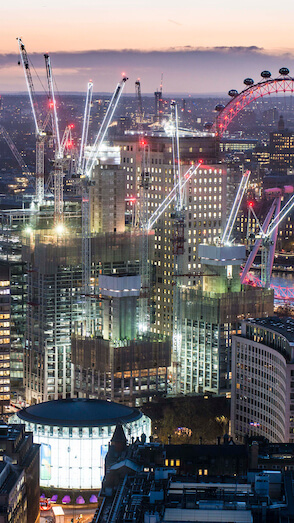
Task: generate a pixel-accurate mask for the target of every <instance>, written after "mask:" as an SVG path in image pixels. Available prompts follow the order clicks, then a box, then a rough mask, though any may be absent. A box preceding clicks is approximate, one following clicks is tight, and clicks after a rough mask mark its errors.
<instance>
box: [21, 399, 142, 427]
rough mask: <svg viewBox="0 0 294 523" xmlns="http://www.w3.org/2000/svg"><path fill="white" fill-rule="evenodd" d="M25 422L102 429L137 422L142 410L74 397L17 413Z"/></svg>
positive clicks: (35, 406) (41, 404)
mask: <svg viewBox="0 0 294 523" xmlns="http://www.w3.org/2000/svg"><path fill="white" fill-rule="evenodd" d="M17 415H18V417H19V418H20V419H21V420H24V421H27V422H30V423H36V424H40V425H50V426H53V425H55V426H61V427H101V426H105V425H106V426H112V425H117V424H118V423H121V424H125V423H130V422H132V421H136V420H138V419H139V418H141V416H142V414H141V412H140V411H139V410H138V409H134V408H131V407H127V406H126V405H121V404H119V403H114V402H112V401H105V400H95V399H94V400H90V399H82V398H70V399H65V400H54V401H46V402H44V403H38V404H36V405H32V406H30V407H28V408H25V409H22V410H20V411H19V412H18V413H17Z"/></svg>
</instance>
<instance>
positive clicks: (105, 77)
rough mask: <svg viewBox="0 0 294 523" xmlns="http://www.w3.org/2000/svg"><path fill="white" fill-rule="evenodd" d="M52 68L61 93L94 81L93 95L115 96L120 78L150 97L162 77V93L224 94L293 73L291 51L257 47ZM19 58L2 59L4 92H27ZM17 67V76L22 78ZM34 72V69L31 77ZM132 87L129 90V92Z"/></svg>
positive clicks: (109, 56)
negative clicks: (263, 75) (265, 73)
mask: <svg viewBox="0 0 294 523" xmlns="http://www.w3.org/2000/svg"><path fill="white" fill-rule="evenodd" d="M50 56H51V61H52V68H53V72H54V74H55V75H56V76H58V88H59V90H66V91H73V90H74V91H85V86H86V83H87V81H88V80H89V79H90V78H91V79H92V80H93V81H94V88H95V90H96V91H113V89H114V86H115V84H116V82H117V81H118V80H119V79H120V78H121V72H122V71H126V73H127V75H128V76H129V78H130V82H128V84H127V87H126V91H127V92H134V88H133V85H132V84H133V82H134V81H135V80H136V79H137V78H138V77H139V78H141V83H142V91H143V92H144V93H152V92H153V91H154V90H155V89H156V88H157V87H158V86H159V83H160V77H161V73H163V75H164V80H163V87H164V91H165V92H166V93H168V92H169V93H191V94H197V93H223V92H225V91H227V90H228V89H230V88H237V89H239V90H240V89H241V88H242V85H243V79H244V78H246V77H248V76H249V77H252V78H254V79H255V80H256V81H258V80H259V79H260V72H261V71H262V70H264V69H268V70H271V71H272V73H273V76H277V75H278V70H279V68H280V67H282V66H286V67H289V68H290V72H291V68H292V71H293V73H294V51H293V50H291V49H287V50H285V51H283V50H282V51H281V50H280V51H279V50H273V51H270V50H265V49H263V48H261V47H257V46H249V47H243V46H235V47H226V46H221V47H205V48H204V47H196V48H195V47H192V46H189V45H186V46H183V47H174V48H169V49H163V50H150V51H141V50H136V49H122V50H111V49H104V50H89V51H83V52H76V51H75V52H63V51H60V52H55V53H52V54H51V55H50ZM30 60H31V62H32V63H33V64H34V67H35V68H36V69H37V70H38V71H42V70H44V71H45V69H44V56H43V55H42V54H41V53H32V54H31V55H30ZM18 62H19V56H18V54H0V77H1V80H2V79H5V81H2V82H1V83H2V89H4V90H5V89H6V90H13V91H22V90H24V89H25V85H24V81H23V79H21V74H19V73H17V74H16V73H15V67H16V66H17V63H18ZM21 69H22V68H21V66H20V72H21ZM33 73H34V70H33V68H32V74H33ZM130 85H131V87H129V86H130Z"/></svg>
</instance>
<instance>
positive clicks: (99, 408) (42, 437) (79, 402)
mask: <svg viewBox="0 0 294 523" xmlns="http://www.w3.org/2000/svg"><path fill="white" fill-rule="evenodd" d="M11 422H12V423H25V425H26V430H29V431H32V432H33V434H34V443H39V444H40V445H41V450H40V459H41V463H40V485H41V486H43V487H55V488H67V489H68V488H69V489H92V488H95V489H97V488H99V487H100V486H101V482H102V479H103V476H104V458H105V455H106V453H107V450H108V444H109V442H110V440H111V438H112V435H113V433H114V431H115V428H116V426H117V425H121V426H122V427H123V428H124V432H125V434H126V437H127V439H128V440H129V441H131V439H132V438H135V439H136V438H137V437H139V438H140V437H141V435H142V434H145V435H146V436H147V437H149V436H150V434H151V421H150V419H149V418H148V417H147V416H145V415H144V414H142V412H140V411H139V410H138V409H135V408H131V407H128V406H126V405H121V404H119V403H114V402H112V401H105V400H96V399H93V400H90V399H76V398H71V399H66V400H54V401H47V402H44V403H38V404H36V405H32V406H30V407H28V408H25V409H22V410H20V411H19V412H18V413H17V414H15V415H14V416H13V418H12V420H11Z"/></svg>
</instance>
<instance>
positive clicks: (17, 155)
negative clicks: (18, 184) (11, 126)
mask: <svg viewBox="0 0 294 523" xmlns="http://www.w3.org/2000/svg"><path fill="white" fill-rule="evenodd" d="M0 135H2V136H3V138H4V140H5V142H6V143H7V145H8V147H9V149H10V150H11V152H12V154H13V156H14V158H15V159H16V161H17V162H18V165H19V166H20V167H21V169H22V173H23V175H24V176H25V177H26V178H27V179H28V181H29V183H30V184H34V182H35V179H34V177H33V175H32V173H31V172H30V170H29V168H28V166H27V165H26V163H25V161H24V159H23V157H22V156H21V154H20V152H19V151H18V149H17V147H16V146H15V144H14V142H13V140H12V139H11V136H10V134H9V133H8V131H7V130H6V129H5V128H4V127H3V125H0Z"/></svg>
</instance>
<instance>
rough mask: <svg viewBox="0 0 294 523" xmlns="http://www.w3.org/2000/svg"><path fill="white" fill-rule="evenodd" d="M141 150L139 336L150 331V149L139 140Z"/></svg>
mask: <svg viewBox="0 0 294 523" xmlns="http://www.w3.org/2000/svg"><path fill="white" fill-rule="evenodd" d="M140 146H141V147H142V149H143V158H142V167H141V183H140V217H139V226H140V229H141V231H142V249H141V253H140V274H141V292H140V306H139V329H138V331H139V334H144V333H145V332H149V331H150V304H149V299H150V295H149V293H150V265H149V235H148V233H149V230H150V229H148V190H149V181H150V147H149V145H148V144H146V143H145V141H144V140H141V142H140Z"/></svg>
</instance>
